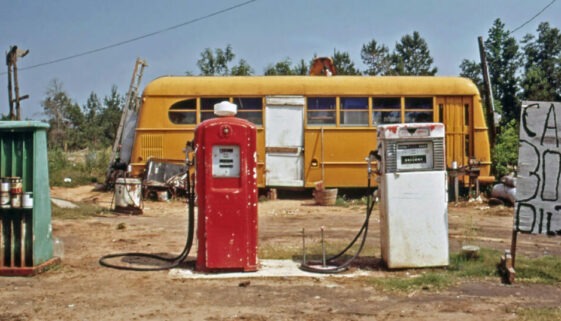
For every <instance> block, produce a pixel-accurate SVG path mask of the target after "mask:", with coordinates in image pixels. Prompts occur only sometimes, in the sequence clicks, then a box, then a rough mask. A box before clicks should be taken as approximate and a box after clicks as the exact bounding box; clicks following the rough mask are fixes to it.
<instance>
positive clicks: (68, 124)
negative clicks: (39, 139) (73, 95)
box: [41, 79, 80, 149]
mask: <svg viewBox="0 0 561 321" xmlns="http://www.w3.org/2000/svg"><path fill="white" fill-rule="evenodd" d="M41 106H42V107H43V111H44V113H45V115H46V116H47V117H48V119H47V122H48V123H49V124H50V129H49V132H48V141H49V145H50V146H51V148H64V149H66V148H68V137H69V135H68V134H69V129H71V128H73V127H75V124H73V123H72V121H76V120H77V119H79V117H78V116H77V115H76V106H77V105H76V104H75V103H74V102H72V100H71V99H70V97H68V94H67V93H66V92H65V91H64V89H63V85H62V82H60V81H59V80H58V79H53V80H51V82H50V83H49V85H48V87H47V91H46V98H45V99H44V100H43V101H41ZM79 109H80V108H79V107H78V110H79Z"/></svg>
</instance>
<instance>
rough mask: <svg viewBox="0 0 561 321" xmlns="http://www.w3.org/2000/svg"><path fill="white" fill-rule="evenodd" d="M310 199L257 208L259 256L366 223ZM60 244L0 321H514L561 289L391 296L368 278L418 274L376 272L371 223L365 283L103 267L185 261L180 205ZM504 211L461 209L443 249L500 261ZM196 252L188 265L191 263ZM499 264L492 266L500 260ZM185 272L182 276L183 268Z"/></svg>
mask: <svg viewBox="0 0 561 321" xmlns="http://www.w3.org/2000/svg"><path fill="white" fill-rule="evenodd" d="M51 194H52V196H53V197H57V198H62V199H66V200H69V201H75V202H86V203H87V202H96V203H97V204H99V205H101V206H103V207H106V208H109V207H110V205H111V196H112V194H109V193H100V192H95V191H93V188H92V187H91V186H83V187H79V188H72V189H62V188H54V189H53V190H52V191H51ZM312 203H313V201H312V199H311V195H310V196H309V198H306V197H301V198H299V199H279V200H275V201H266V202H261V203H260V204H259V243H260V244H259V245H260V247H262V248H263V249H272V248H279V247H280V246H281V245H282V248H283V251H285V252H288V253H291V252H292V253H294V255H295V256H297V255H300V253H301V249H302V247H301V242H302V238H301V230H302V228H305V229H306V230H307V231H309V233H310V236H309V237H310V241H309V243H313V242H317V240H318V238H317V237H315V239H314V236H313V233H316V235H317V234H319V232H314V231H319V228H320V227H321V226H325V229H326V239H327V240H328V243H330V244H336V245H344V244H346V243H347V242H348V241H349V240H350V239H352V237H353V236H354V235H355V233H356V231H357V230H358V229H359V228H360V225H361V223H362V221H363V218H364V211H365V210H364V206H349V207H322V206H315V205H313V204H312ZM52 224H53V234H54V236H55V237H57V238H59V239H60V240H62V241H63V243H64V256H63V260H62V265H61V266H60V267H59V268H56V269H54V270H51V271H47V272H46V273H43V274H40V275H37V276H34V277H0V289H1V290H0V321H4V320H16V321H17V320H209V321H219V320H259V321H261V320H320V321H321V320H477V321H484V320H516V319H517V314H516V311H517V310H518V309H519V308H530V307H536V308H539V307H557V306H558V305H559V301H560V299H561V286H560V285H559V284H556V285H539V284H532V283H524V282H521V283H515V284H514V285H503V284H501V283H500V280H499V279H498V278H495V277H491V278H488V279H477V280H467V279H466V280H463V281H462V282H461V283H459V284H457V285H455V286H453V287H451V288H448V289H446V290H443V291H438V290H433V289H430V288H429V289H425V290H420V291H413V292H411V293H403V294H395V293H387V292H384V291H381V290H378V289H376V288H375V287H373V286H372V284H371V283H369V279H371V278H373V277H381V278H383V277H393V276H400V277H413V276H415V275H419V274H421V273H423V270H410V271H388V270H385V269H384V268H383V267H382V266H381V265H380V263H379V257H380V245H379V225H378V224H379V220H378V212H377V211H375V212H374V213H373V217H372V219H371V223H370V233H369V238H368V241H367V243H366V248H365V250H364V254H363V256H362V259H363V262H373V263H372V265H371V266H368V264H363V265H362V266H361V269H366V270H369V271H370V274H369V276H368V277H356V278H334V277H326V278H319V277H316V276H314V275H311V276H310V277H280V278H259V279H257V278H251V279H249V278H248V279H243V278H242V279H239V278H238V279H215V280H212V279H211V280H208V279H197V280H193V279H188V280H187V279H174V278H171V277H170V276H169V275H168V272H167V271H158V272H131V271H121V270H114V269H109V268H105V267H101V266H100V265H99V264H98V260H99V258H100V257H101V256H102V255H105V254H109V253H116V252H131V251H140V252H148V253H171V254H177V253H179V252H180V251H181V249H182V247H183V244H184V242H185V230H186V224H187V219H186V205H185V203H184V202H183V201H179V200H178V201H171V202H155V201H146V202H145V204H144V214H143V215H138V216H129V215H115V214H110V213H107V214H102V215H99V216H95V217H91V218H88V219H77V220H75V219H64V220H63V219H57V218H54V219H53V223H52ZM511 229H512V209H511V208H506V207H493V208H489V207H488V206H487V205H485V204H466V203H461V204H459V205H458V206H455V205H454V204H453V203H452V204H450V207H449V234H450V250H451V252H454V251H458V250H459V249H460V248H461V246H462V245H463V244H465V243H466V242H468V241H469V243H471V244H474V245H478V246H481V247H487V248H494V249H498V250H500V251H503V250H504V249H506V248H509V247H510V239H511ZM560 243H561V238H547V237H543V236H528V235H522V236H520V237H519V240H518V245H519V246H518V253H519V254H521V255H525V256H530V257H538V256H541V255H543V254H545V253H549V254H555V255H561V246H560ZM195 253H196V250H195V249H193V250H192V251H191V254H190V256H189V257H190V259H191V260H193V259H194V258H195V257H194V255H195ZM497 260H498V258H497ZM188 266H189V264H187V266H186V268H188Z"/></svg>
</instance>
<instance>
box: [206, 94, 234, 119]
mask: <svg viewBox="0 0 561 321" xmlns="http://www.w3.org/2000/svg"><path fill="white" fill-rule="evenodd" d="M223 101H230V98H201V121H203V120H207V119H211V118H214V117H215V116H214V105H216V104H218V103H220V102H223Z"/></svg>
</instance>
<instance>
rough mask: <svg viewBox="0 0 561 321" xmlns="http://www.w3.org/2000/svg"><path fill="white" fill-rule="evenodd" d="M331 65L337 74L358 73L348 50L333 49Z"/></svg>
mask: <svg viewBox="0 0 561 321" xmlns="http://www.w3.org/2000/svg"><path fill="white" fill-rule="evenodd" d="M333 66H334V67H335V70H336V71H337V75H360V70H358V69H357V68H356V67H355V64H354V62H353V61H352V60H351V56H350V55H349V53H348V52H341V51H338V50H335V53H334V54H333Z"/></svg>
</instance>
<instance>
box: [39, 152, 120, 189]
mask: <svg viewBox="0 0 561 321" xmlns="http://www.w3.org/2000/svg"><path fill="white" fill-rule="evenodd" d="M75 154H83V155H78V156H76V155H75ZM48 159H49V184H50V185H51V186H79V185H86V184H90V183H96V182H102V181H104V180H105V173H106V171H107V166H108V165H109V151H108V150H86V151H83V152H82V153H65V152H64V151H62V150H60V149H54V150H49V152H48Z"/></svg>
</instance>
